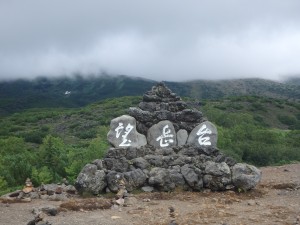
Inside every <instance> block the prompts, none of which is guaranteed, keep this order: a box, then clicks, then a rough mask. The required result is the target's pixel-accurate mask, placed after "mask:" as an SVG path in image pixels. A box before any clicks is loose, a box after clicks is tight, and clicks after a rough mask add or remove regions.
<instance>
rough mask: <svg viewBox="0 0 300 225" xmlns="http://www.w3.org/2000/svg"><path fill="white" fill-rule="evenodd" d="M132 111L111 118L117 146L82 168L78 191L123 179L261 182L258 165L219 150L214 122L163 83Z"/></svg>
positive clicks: (138, 183)
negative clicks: (190, 106)
mask: <svg viewBox="0 0 300 225" xmlns="http://www.w3.org/2000/svg"><path fill="white" fill-rule="evenodd" d="M128 114H129V116H128V115H123V116H120V117H118V118H115V119H113V120H112V122H111V129H110V132H109V133H108V140H109V142H110V143H111V144H112V145H113V146H114V147H112V148H110V149H109V150H108V151H107V153H106V156H105V157H104V158H103V159H102V160H94V161H93V163H92V164H87V165H86V166H85V167H84V168H83V169H82V171H81V173H80V174H79V175H78V178H77V181H76V184H75V186H76V188H77V190H78V191H79V192H91V193H93V194H99V193H100V192H102V191H103V190H106V191H112V192H117V191H118V188H119V187H118V182H119V181H120V179H123V180H124V181H125V186H126V189H127V190H128V191H132V190H134V189H137V188H142V187H150V189H151V190H152V188H154V189H155V190H158V191H172V190H174V188H175V187H181V188H183V189H184V190H193V191H200V190H202V189H203V188H210V189H211V190H213V191H222V190H226V189H229V188H232V187H233V185H234V186H235V187H237V188H241V189H243V190H249V189H251V188H254V187H255V185H256V184H257V183H258V182H259V180H260V178H261V174H260V171H259V170H258V169H257V168H255V167H254V166H250V165H246V164H239V163H238V164H236V162H235V160H233V159H232V158H230V157H227V156H225V155H224V154H223V153H221V152H220V151H219V149H218V148H217V136H218V134H217V129H216V127H215V126H214V125H213V124H212V123H211V122H209V121H206V119H205V118H204V117H203V115H202V113H201V112H200V111H198V110H196V109H193V108H188V106H187V104H186V103H185V102H183V101H182V100H181V98H180V97H179V96H177V95H176V94H175V93H173V92H172V91H171V90H170V89H169V88H167V87H166V86H165V85H164V84H163V83H159V84H157V85H156V86H154V87H153V88H152V90H150V91H148V92H146V93H145V94H144V96H143V101H142V102H140V103H139V105H138V107H131V108H129V110H128ZM144 135H145V136H147V138H146V137H145V136H144Z"/></svg>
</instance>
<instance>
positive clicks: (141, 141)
mask: <svg viewBox="0 0 300 225" xmlns="http://www.w3.org/2000/svg"><path fill="white" fill-rule="evenodd" d="M107 139H108V141H109V142H110V143H111V144H112V145H113V146H114V147H120V148H128V147H141V146H143V145H146V144H147V140H146V137H145V135H143V134H140V133H138V132H137V130H136V120H135V118H133V117H132V116H128V115H123V116H120V117H117V118H115V119H113V120H111V123H110V131H109V132H108V134H107Z"/></svg>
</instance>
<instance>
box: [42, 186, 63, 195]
mask: <svg viewBox="0 0 300 225" xmlns="http://www.w3.org/2000/svg"><path fill="white" fill-rule="evenodd" d="M58 188H59V185H58V184H43V185H41V187H40V190H41V191H46V193H47V195H53V194H54V193H55V192H56V190H57V189H58Z"/></svg>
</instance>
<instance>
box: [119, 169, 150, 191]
mask: <svg viewBox="0 0 300 225" xmlns="http://www.w3.org/2000/svg"><path fill="white" fill-rule="evenodd" d="M124 178H125V180H126V183H125V185H126V189H127V190H128V191H133V190H134V189H137V188H139V187H141V186H143V185H144V183H145V182H146V179H147V176H146V174H145V173H144V172H143V171H142V170H141V169H136V170H133V171H130V172H126V173H124Z"/></svg>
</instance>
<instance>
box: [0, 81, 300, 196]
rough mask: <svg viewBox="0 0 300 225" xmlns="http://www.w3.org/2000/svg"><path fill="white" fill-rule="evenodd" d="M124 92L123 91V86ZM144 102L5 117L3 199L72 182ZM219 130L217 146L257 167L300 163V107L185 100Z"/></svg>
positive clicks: (0, 136)
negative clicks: (27, 188)
mask: <svg viewBox="0 0 300 225" xmlns="http://www.w3.org/2000/svg"><path fill="white" fill-rule="evenodd" d="M120 88H121V86H120ZM140 101H141V97H121V98H113V99H105V100H102V101H100V102H98V103H94V104H90V105H88V106H86V107H82V108H68V109H63V108H44V109H43V108H32V109H28V110H24V111H20V112H16V113H13V114H10V115H6V116H2V117H0V146H1V148H0V155H1V157H0V194H3V193H5V192H8V191H10V190H12V189H15V188H16V187H20V186H22V185H23V184H24V181H25V179H26V178H27V177H30V178H32V180H33V182H34V184H35V185H39V184H41V183H42V182H44V183H49V182H60V181H61V179H62V178H64V177H66V178H67V179H68V180H69V181H70V182H73V181H74V180H75V179H76V177H77V175H78V173H79V172H80V170H81V169H82V167H83V166H84V165H85V164H86V163H88V162H91V161H93V160H94V159H99V158H102V157H103V155H104V154H105V152H106V150H107V149H108V147H109V144H108V143H107V138H106V135H107V132H108V129H109V124H110V121H111V119H113V118H115V117H117V116H120V115H122V114H126V109H128V107H130V106H136V105H138V103H139V102H140ZM186 101H187V102H188V104H189V105H190V107H199V108H198V109H199V110H201V111H202V112H203V113H204V115H205V116H207V118H208V119H209V120H210V121H211V122H213V123H215V124H216V125H217V127H218V132H219V141H218V147H219V148H220V149H221V150H222V151H224V152H225V153H226V154H229V155H231V156H233V157H234V158H236V159H237V160H238V161H244V162H247V163H251V164H255V165H258V166H265V165H274V164H283V163H289V162H292V161H300V151H299V146H300V130H299V127H300V126H299V125H300V116H299V115H300V106H299V103H297V102H294V101H287V100H282V99H273V98H266V97H257V96H239V97H231V98H224V99H218V100H204V101H203V102H200V103H199V102H197V101H196V100H191V99H188V98H187V99H186Z"/></svg>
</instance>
